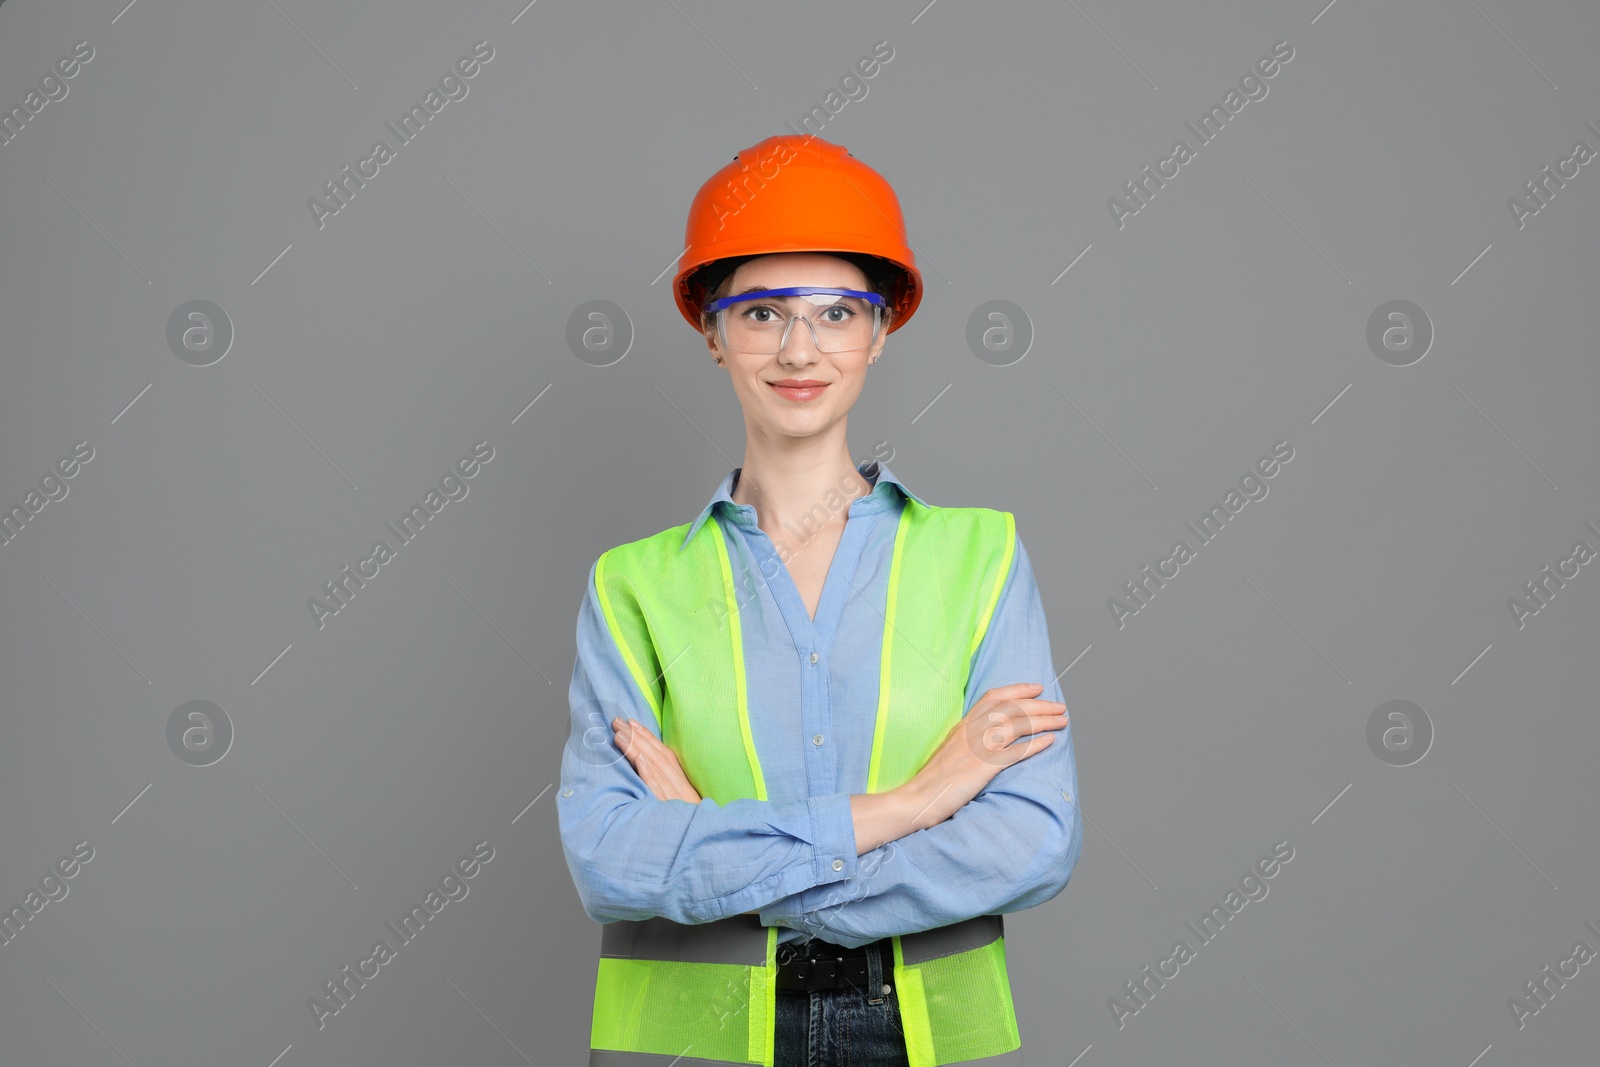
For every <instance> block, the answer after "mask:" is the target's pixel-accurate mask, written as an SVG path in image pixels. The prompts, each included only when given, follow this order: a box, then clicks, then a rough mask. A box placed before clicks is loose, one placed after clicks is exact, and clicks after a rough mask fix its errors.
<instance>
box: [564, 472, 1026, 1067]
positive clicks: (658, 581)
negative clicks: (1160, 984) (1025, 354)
mask: <svg viewBox="0 0 1600 1067" xmlns="http://www.w3.org/2000/svg"><path fill="white" fill-rule="evenodd" d="M687 532H688V524H685V525H683V526H677V527H674V528H672V529H669V530H663V531H662V532H661V533H659V534H656V535H655V536H653V537H647V538H644V539H643V540H640V541H634V542H632V543H630V544H626V545H619V546H618V547H616V548H613V549H611V550H610V551H608V552H606V553H605V554H604V555H602V556H601V557H600V560H599V562H598V563H597V565H596V567H595V584H596V586H597V590H596V591H597V593H598V598H599V602H600V606H601V610H602V612H603V613H604V615H605V620H606V624H607V626H608V628H609V629H610V631H611V634H612V636H613V638H614V639H615V640H616V643H617V647H618V648H619V649H620V651H621V653H622V656H623V659H624V660H625V661H626V662H627V665H628V670H629V672H630V673H631V674H632V676H633V678H634V680H635V681H636V682H637V683H638V686H639V690H640V692H641V693H642V694H643V696H644V699H645V700H646V702H647V703H648V704H649V705H650V708H651V710H652V711H654V712H655V714H656V720H657V722H658V723H659V724H660V726H661V735H662V740H663V741H664V742H665V744H666V745H667V746H668V747H669V748H671V749H672V750H673V752H674V753H675V754H676V755H677V757H678V760H679V762H680V763H681V764H682V766H683V769H684V772H685V774H686V775H687V776H688V778H689V781H690V783H691V784H693V786H694V787H695V789H696V790H697V791H698V792H699V793H700V795H701V797H703V798H708V799H711V800H715V801H716V802H717V803H719V804H726V803H729V802H730V801H734V800H739V799H746V798H754V799H757V800H766V799H767V784H766V780H765V778H764V777H763V776H762V770H761V761H760V759H759V757H758V755H757V753H756V748H755V741H754V738H753V736H752V731H751V727H750V716H749V707H748V702H747V693H746V684H745V683H746V679H745V670H744V648H743V638H742V634H741V632H740V627H739V610H738V605H739V602H740V600H741V599H746V600H747V599H748V598H749V596H750V595H751V591H750V590H748V589H746V590H740V589H737V588H736V587H735V581H734V575H733V570H732V566H731V563H730V561H729V557H728V548H727V544H726V542H725V541H724V540H723V535H722V531H721V529H720V527H719V525H718V523H717V522H715V521H707V522H706V523H705V524H704V525H702V527H701V528H700V530H699V531H698V532H697V533H696V535H695V537H694V539H693V540H692V541H691V542H690V543H689V544H687V545H683V538H684V536H685V534H686V533H687ZM1015 545H1016V529H1015V521H1014V518H1013V516H1012V515H1011V514H1010V513H1009V512H1003V511H994V510H991V509H988V508H941V507H931V506H925V505H922V504H920V503H918V502H917V501H915V500H912V499H910V498H907V499H906V501H905V506H904V508H903V510H902V511H901V514H900V519H899V525H898V527H897V528H896V532H895V542H894V554H893V558H892V562H891V565H890V570H889V583H888V597H887V603H886V604H885V605H884V613H885V622H884V630H883V652H882V662H881V664H880V686H879V695H878V706H877V720H876V726H875V729H874V732H873V744H872V755H871V760H870V763H869V771H868V781H867V787H866V791H867V792H869V793H878V792H885V791H887V790H889V789H893V788H894V787H896V786H898V785H901V784H902V783H904V782H906V781H908V780H910V779H911V778H912V777H913V776H914V775H915V774H916V773H917V771H919V770H920V769H921V768H922V767H923V765H924V764H926V763H927V761H928V758H929V757H930V756H931V755H932V754H933V752H934V750H935V749H937V748H938V747H939V745H940V743H941V742H943V740H944V739H945V737H946V736H947V735H948V734H949V732H950V729H951V727H953V726H954V725H955V724H956V723H957V722H958V721H959V720H960V719H961V718H962V716H963V715H964V714H965V711H966V700H967V695H966V686H967V675H968V671H969V669H970V666H971V663H972V656H973V654H974V653H975V652H976V651H977V648H978V645H979V644H980V643H981V642H982V640H983V635H984V634H985V632H986V631H987V630H988V627H989V622H990V619H991V618H992V617H993V615H994V610H995V605H996V604H997V603H998V602H999V598H1000V593H1001V590H1002V588H1003V586H1004V584H1005V580H1006V576H1007V574H1008V573H1009V571H1010V568H1011V561H1012V556H1013V553H1014V551H1015ZM777 934H778V931H777V929H776V928H770V927H763V926H761V925H760V923H759V922H758V921H757V917H756V916H754V915H736V916H729V917H728V918H725V919H721V920H718V921H716V922H711V923H704V924H696V925H684V924H680V923H674V922H670V921H668V920H665V919H659V918H658V919H651V920H646V921H644V922H631V921H622V922H615V923H607V924H605V925H604V927H603V933H602V944H601V958H600V963H599V969H598V974H597V977H596V982H595V1002H594V1019H593V1025H592V1028H591V1033H590V1048H591V1050H592V1051H591V1058H590V1061H589V1062H590V1067H644V1065H649V1067H667V1065H668V1064H673V1065H675V1067H698V1065H725V1064H761V1065H763V1067H771V1065H772V1062H773V1036H774V1016H775V1010H774V1008H775V1002H776V995H777V993H776V985H775V980H776V976H777V956H776V950H777ZM893 944H894V978H893V981H894V986H895V989H896V990H898V995H899V1002H900V1014H901V1021H902V1024H903V1026H904V1029H905V1037H906V1048H907V1050H908V1052H909V1055H910V1062H911V1067H939V1065H943V1064H985V1065H994V1067H1000V1065H1003V1067H1022V1064H1023V1059H1022V1052H1021V1037H1020V1035H1019V1034H1018V1031H1017V1021H1016V1014H1015V1011H1014V1010H1013V1007H1012V1001H1011V986H1010V980H1009V977H1008V975H1007V971H1006V956H1005V938H1004V926H1003V924H1002V920H1001V917H1000V916H995V915H989V916H977V917H975V918H973V919H969V920H967V921H965V922H962V923H956V924H954V925H952V926H947V927H942V928H940V929H937V930H929V931H922V932H918V933H913V934H907V935H904V936H899V937H895V938H893Z"/></svg>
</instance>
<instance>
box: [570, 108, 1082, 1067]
mask: <svg viewBox="0 0 1600 1067" xmlns="http://www.w3.org/2000/svg"><path fill="white" fill-rule="evenodd" d="M902 230H903V227H902V225H901V213H900V206H899V202H898V200H897V199H896V197H895V195H894V192H893V190H892V189H891V188H890V187H889V185H888V183H887V182H885V181H884V180H883V178H882V177H881V176H880V175H879V174H877V172H876V171H873V170H872V169H871V168H869V167H867V166H866V165H865V164H862V163H860V162H859V161H857V160H856V159H854V158H853V157H852V156H850V155H849V153H848V152H847V151H846V150H845V149H843V148H842V147H840V146H837V145H833V144H829V143H828V142H825V141H821V140H818V139H816V138H814V137H806V138H802V137H787V136H780V137H772V138H768V139H767V140H765V141H763V142H762V143H761V144H759V145H756V146H755V147H753V148H751V149H747V150H746V151H744V152H741V153H740V154H739V156H738V157H736V158H735V160H734V163H733V164H731V165H729V166H728V167H724V168H723V169H722V170H721V171H719V172H718V173H717V174H716V175H714V176H713V177H712V178H711V179H710V180H709V181H707V182H706V184H705V185H704V186H703V187H702V188H701V190H700V192H699V194H697V196H696V197H695V200H694V203H693V205H692V207H691V209H690V215H689V225H688V238H689V239H688V248H687V249H686V251H685V253H684V256H683V257H682V259H681V261H680V273H679V275H678V278H677V280H676V283H675V289H676V296H677V301H678V306H679V309H680V311H681V312H682V313H683V314H684V316H685V318H686V319H687V320H688V321H689V322H690V323H691V325H694V326H695V327H696V328H697V329H699V330H701V331H702V333H703V334H704V336H705V339H706V344H707V347H708V349H709V352H710V354H711V356H712V358H713V359H714V360H715V365H718V366H721V367H722V368H723V369H725V370H726V371H727V373H728V375H729V377H730V379H731V382H732V385H733V391H734V394H735V396H737V397H738V400H739V403H740V405H741V406H742V408H743V411H744V421H745V431H746V448H745V456H744V464H743V466H741V467H738V468H735V469H734V470H733V471H731V472H729V474H728V475H727V476H726V477H724V478H723V479H722V482H721V484H720V485H719V486H718V487H717V490H716V492H715V493H714V494H713V496H712V498H711V500H710V502H709V503H707V505H706V506H705V507H704V508H703V509H702V510H701V512H700V514H699V516H698V517H697V518H696V519H695V520H694V521H693V522H692V523H687V524H684V525H680V526H675V527H672V528H670V529H667V530H664V531H662V532H661V533H660V534H657V535H654V536H652V537H648V538H644V539H642V540H640V541H635V542H631V543H629V544H626V545H619V546H617V547H616V548H613V549H611V550H609V551H608V552H606V553H604V554H602V555H601V557H600V558H599V559H598V560H597V561H596V563H595V565H594V567H593V568H592V569H591V572H590V576H589V585H588V589H587V592H586V595H585V598H584V601H583V605H582V607H581V609H580V613H579V621H578V644H579V651H578V660H577V664H576V666H575V668H574V671H573V680H572V687H571V691H570V694H569V695H570V699H571V705H572V715H573V717H572V735H571V738H570V739H569V742H568V745H567V748H566V751H565V753H564V754H563V760H562V785H563V788H562V790H561V792H560V799H559V800H558V813H559V818H560V823H561V836H562V846H563V849H564V852H565V855H566V859H567V864H568V868H569V870H570V871H571V873H572V876H573V880H574V883H575V885H576V886H577V889H578V893H579V897H580V898H581V900H582V902H583V906H584V910H585V912H586V913H587V914H588V915H589V916H590V917H591V918H593V919H595V920H596V921H599V922H601V923H604V924H605V926H604V929H603V935H602V945H601V959H600V965H599V971H598V975H597V980H596V987H595V1008H594V1017H593V1023H592V1026H591V1034H590V1047H591V1049H592V1052H591V1058H590V1061H589V1062H590V1065H591V1067H598V1065H605V1067H618V1065H635V1064H637V1065H641V1067H642V1065H646V1064H651V1065H656V1064H660V1065H664V1064H667V1063H668V1062H675V1063H679V1064H683V1065H685V1067H687V1065H689V1064H696V1065H703V1064H748V1063H760V1064H764V1065H766V1067H786V1065H789V1064H816V1063H836V1064H852V1065H857V1067H859V1065H866V1064H873V1065H893V1064H900V1065H908V1067H910V1065H915V1067H933V1065H942V1064H957V1063H972V1064H976V1063H979V1062H981V1063H984V1064H986V1065H989V1064H992V1065H1002V1064H1003V1065H1005V1067H1015V1065H1019V1064H1022V1063H1023V1060H1022V1053H1021V1039H1020V1035H1019V1033H1018V1030H1017V1026H1016V1016H1015V1012H1014V1008H1013V1005H1012V1000H1011V992H1010V985H1009V977H1008V972H1007V969H1006V963H1005V944H1004V936H1003V933H1004V927H1003V924H1002V920H1001V918H1000V917H1001V916H1002V915H1004V914H1008V913H1010V912H1014V911H1019V910H1022V909H1024V908H1029V907H1033V906H1035V905H1037V904H1040V903H1043V902H1044V901H1046V900H1049V899H1051V898H1053V897H1054V896H1056V895H1057V894H1058V893H1060V892H1061V890H1062V889H1063V888H1064V887H1065V885H1066V883H1067V880H1068V878H1069V876H1070V874H1071V871H1072V868H1073V866H1074V864H1075V863H1076V862H1077V858H1078V854H1079V851H1080V849H1081V847H1082V820H1081V818H1080V816H1079V814H1078V810H1077V774H1076V767H1075V761H1074V758H1073V750H1072V739H1071V733H1070V730H1069V729H1068V718H1067V715H1066V705H1065V704H1064V703H1062V702H1061V701H1060V700H1059V697H1060V689H1059V687H1058V686H1057V685H1056V682H1055V672H1054V670H1053V669H1052V664H1051V657H1050V649H1049V638H1048V633H1047V630H1046V625H1045V619H1044V614H1043V610H1042V607H1041V605H1040V600H1039V593H1038V589H1037V586H1036V584H1035V582H1034V579H1033V572H1032V569H1031V566H1030V563H1029V560H1028V556H1027V553H1026V552H1025V551H1024V550H1023V547H1022V542H1021V540H1020V538H1018V537H1017V535H1016V531H1015V524H1014V519H1013V517H1012V515H1011V514H1010V513H1009V512H1002V511H994V510H990V509H987V508H976V507H974V508H962V507H936V506H933V505H929V504H927V503H926V502H925V501H923V500H922V499H921V498H920V497H917V496H914V495H913V494H912V493H911V492H910V490H909V489H907V488H906V487H905V485H904V484H903V483H902V482H901V481H900V480H899V479H898V478H896V477H895V476H894V475H893V473H892V472H890V470H889V469H888V467H887V466H885V465H884V464H882V463H881V462H876V461H873V462H864V463H862V464H860V465H856V464H854V463H852V462H851V459H850V454H849V450H848V446H847V442H846V422H847V417H848V414H849V410H850V407H851V406H852V405H853V404H854V402H855V400H856V398H857V397H858V396H859V395H860V393H861V389H862V387H863V385H864V382H865V378H866V374H867V368H868V367H869V366H870V365H871V364H873V363H875V362H877V360H878V359H879V357H880V356H881V355H882V352H883V349H884V347H885V342H886V340H887V337H888V334H889V333H891V332H893V331H894V330H896V329H898V328H899V327H901V326H903V325H905V323H906V321H907V320H908V319H909V318H910V316H911V314H912V312H913V311H914V310H915V308H916V306H917V304H918V302H919V301H920V298H921V291H922V285H921V277H920V274H919V273H918V271H917V268H916V264H915V260H914V258H913V256H912V253H911V250H910V248H909V247H908V246H907V244H906V243H905V241H904V238H903V237H902ZM1055 731H1064V733H1062V734H1061V736H1059V737H1058V736H1056V734H1055ZM677 1057H681V1059H679V1058H677Z"/></svg>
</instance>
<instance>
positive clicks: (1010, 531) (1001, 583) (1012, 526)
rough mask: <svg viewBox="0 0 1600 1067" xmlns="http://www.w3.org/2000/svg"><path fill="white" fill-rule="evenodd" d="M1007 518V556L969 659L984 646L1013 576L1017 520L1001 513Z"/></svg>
mask: <svg viewBox="0 0 1600 1067" xmlns="http://www.w3.org/2000/svg"><path fill="white" fill-rule="evenodd" d="M1001 514H1002V515H1004V516H1005V517H1006V554H1005V556H1004V557H1003V558H1002V559H1001V561H1000V567H999V569H998V572H997V573H996V574H995V579H994V588H993V589H991V590H990V591H989V603H988V606H987V607H985V608H984V609H983V614H982V615H980V616H979V619H980V620H981V621H980V623H979V625H978V626H976V627H975V628H974V629H973V633H972V647H971V648H969V649H968V650H967V659H969V660H970V659H971V658H972V657H973V656H975V655H977V652H978V646H979V645H981V644H983V638H984V635H985V634H987V633H988V632H989V621H990V620H991V619H993V618H994V609H995V607H996V606H998V605H999V603H1000V591H1001V590H1002V589H1004V588H1005V587H1006V578H1007V577H1009V576H1010V574H1011V558H1012V557H1013V556H1015V555H1016V554H1017V519H1016V516H1015V515H1013V514H1011V512H1009V511H1003V512H1001Z"/></svg>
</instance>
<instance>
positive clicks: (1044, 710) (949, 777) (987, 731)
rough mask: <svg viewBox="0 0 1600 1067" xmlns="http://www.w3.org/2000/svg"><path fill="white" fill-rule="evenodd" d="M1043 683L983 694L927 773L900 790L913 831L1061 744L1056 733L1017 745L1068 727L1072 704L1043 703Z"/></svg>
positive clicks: (937, 820) (929, 764)
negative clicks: (1021, 740) (1009, 769)
mask: <svg viewBox="0 0 1600 1067" xmlns="http://www.w3.org/2000/svg"><path fill="white" fill-rule="evenodd" d="M1042 692H1044V686H1042V685H1040V684H1039V683H1038V682H1018V683H1016V684H1014V685H1002V686H999V687H997V688H995V689H991V690H989V691H988V692H986V693H984V694H983V698H982V699H981V700H979V701H978V702H977V703H976V704H974V705H973V707H972V710H971V711H970V712H968V713H967V714H966V716H965V717H964V718H962V720H961V721H960V722H958V723H956V725H955V726H954V727H952V728H951V730H950V733H949V735H948V736H946V737H945V739H944V742H943V743H942V744H940V746H939V748H938V749H937V750H935V752H934V753H933V755H932V756H931V757H930V758H929V759H928V762H927V764H926V765H924V766H923V768H922V770H920V771H918V772H917V773H916V775H915V776H914V777H913V778H912V779H911V780H910V781H909V782H906V783H905V784H904V785H901V786H899V787H898V789H897V790H896V792H899V793H901V794H902V796H903V799H904V800H905V802H906V803H907V805H908V806H909V807H910V810H911V812H912V813H913V815H912V824H913V830H922V829H926V828H927V827H929V826H934V825H937V824H938V823H941V822H943V821H944V820H946V819H948V818H949V817H950V816H952V815H954V814H955V813H956V812H957V811H959V810H960V809H961V808H962V806H963V805H965V804H966V803H967V801H969V800H971V799H972V798H973V797H975V796H977V795H978V794H979V793H980V792H982V790H983V787H984V786H986V785H988V784H989V780H990V779H992V778H993V777H994V776H995V775H997V774H999V773H1000V772H1001V771H1003V770H1005V769H1006V768H1007V767H1010V766H1012V765H1013V764H1016V763H1021V762H1022V761H1023V760H1025V759H1027V758H1028V757H1029V756H1031V755H1033V754H1035V753H1037V752H1042V751H1044V750H1045V749H1046V748H1049V747H1050V746H1051V745H1052V744H1054V743H1055V740H1056V738H1055V735H1054V734H1046V735H1045V736H1042V737H1034V738H1032V739H1031V740H1029V741H1027V742H1025V743H1023V744H1014V742H1015V741H1016V740H1017V738H1019V737H1025V736H1027V735H1029V734H1040V733H1043V731H1046V730H1061V729H1065V728H1066V726H1067V724H1068V722H1069V721H1070V717H1069V716H1068V715H1067V706H1066V705H1065V704H1060V703H1057V702H1056V701H1053V700H1040V699H1038V695H1039V694H1040V693H1042Z"/></svg>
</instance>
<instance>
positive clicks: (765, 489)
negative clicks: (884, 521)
mask: <svg viewBox="0 0 1600 1067" xmlns="http://www.w3.org/2000/svg"><path fill="white" fill-rule="evenodd" d="M871 491H872V485H871V483H870V482H868V481H867V480H866V479H865V478H863V477H862V476H861V473H860V472H859V471H858V470H856V465H855V462H854V461H853V460H851V458H850V452H849V449H848V448H847V447H846V445H845V442H844V438H843V436H842V435H841V436H840V437H839V439H838V440H837V442H829V443H824V442H818V443H816V444H814V445H802V446H801V447H799V448H785V449H782V450H777V449H773V448H769V447H761V446H760V445H759V444H758V442H757V441H756V440H754V439H752V440H751V442H750V444H749V445H748V446H747V447H746V449H745V457H744V465H743V466H742V467H741V468H740V471H739V477H738V480H737V482H736V483H735V485H734V487H733V492H732V494H731V495H732V497H733V500H734V503H736V504H749V505H752V506H753V507H754V508H755V509H756V523H757V525H759V526H760V527H761V529H762V530H763V531H765V532H766V533H767V535H768V536H769V537H772V539H773V540H774V541H775V542H788V543H790V544H795V545H796V546H797V547H798V546H799V545H800V544H803V542H805V541H806V540H808V539H809V538H810V537H812V536H814V535H815V534H817V533H818V532H820V531H822V530H824V529H827V528H829V527H833V526H842V525H843V524H844V521H845V519H846V518H847V517H848V514H849V508H850V502H851V501H852V500H855V499H856V498H857V497H862V496H865V495H867V494H868V493H870V492H871Z"/></svg>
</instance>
